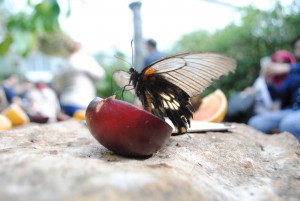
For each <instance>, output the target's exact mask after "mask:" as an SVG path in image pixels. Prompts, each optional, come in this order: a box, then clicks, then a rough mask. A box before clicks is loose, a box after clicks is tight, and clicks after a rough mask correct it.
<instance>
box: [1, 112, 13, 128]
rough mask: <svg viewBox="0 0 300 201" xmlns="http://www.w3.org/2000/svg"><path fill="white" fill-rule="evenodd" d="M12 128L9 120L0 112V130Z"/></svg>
mask: <svg viewBox="0 0 300 201" xmlns="http://www.w3.org/2000/svg"><path fill="white" fill-rule="evenodd" d="M11 128H12V123H11V121H10V120H9V119H8V118H7V117H6V116H4V115H2V114H0V131H3V130H9V129H11Z"/></svg>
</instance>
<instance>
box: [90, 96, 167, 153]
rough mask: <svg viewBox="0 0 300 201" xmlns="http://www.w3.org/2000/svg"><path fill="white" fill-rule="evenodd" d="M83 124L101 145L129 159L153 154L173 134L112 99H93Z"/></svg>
mask: <svg viewBox="0 0 300 201" xmlns="http://www.w3.org/2000/svg"><path fill="white" fill-rule="evenodd" d="M86 122H87V126H88V128H89V130H90V132H91V133H92V135H93V136H94V137H95V138H96V139H97V140H98V141H99V142H100V143H101V144H102V145H103V146H105V147H106V148H108V149H109V150H111V151H113V152H115V153H117V154H120V155H123V156H128V157H144V156H150V155H152V154H153V153H154V152H156V151H157V150H159V149H160V148H161V147H162V146H163V145H164V144H165V143H166V142H167V140H168V139H169V138H170V136H171V133H172V128H171V126H169V124H167V123H166V122H164V121H163V120H161V119H159V118H158V117H156V116H154V115H152V114H151V113H149V112H147V111H144V110H141V109H139V108H137V107H135V106H133V105H131V104H129V103H127V102H124V101H120V100H116V99H114V98H107V99H101V98H98V97H97V98H95V99H94V100H93V101H92V102H91V103H90V104H89V106H88V108H87V111H86Z"/></svg>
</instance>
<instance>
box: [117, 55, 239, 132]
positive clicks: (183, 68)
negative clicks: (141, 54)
mask: <svg viewBox="0 0 300 201" xmlns="http://www.w3.org/2000/svg"><path fill="white" fill-rule="evenodd" d="M235 68H236V62H235V60H234V59H232V58H229V57H227V56H224V55H220V54H216V53H210V52H191V53H182V54H176V55H172V56H169V57H166V58H163V59H160V60H158V61H156V62H154V63H152V64H150V65H149V66H147V67H146V68H145V69H143V70H142V71H141V72H138V71H136V70H135V69H134V68H130V70H129V72H125V71H122V70H117V71H115V72H114V73H113V79H114V80H115V81H116V83H117V84H118V85H119V86H120V87H121V88H123V90H131V89H134V90H135V93H136V95H137V97H138V98H139V99H140V101H141V103H142V105H143V107H144V109H145V110H147V111H149V112H151V113H152V114H154V115H156V116H157V117H159V118H161V119H164V118H165V117H168V118H169V119H170V120H171V121H172V123H173V125H174V126H175V128H176V129H177V133H178V134H182V133H185V132H187V128H188V127H190V119H192V117H193V111H194V108H192V105H191V102H190V98H191V97H193V96H195V95H198V94H201V93H202V92H203V91H204V89H205V88H207V87H208V86H210V84H211V83H212V80H215V79H218V78H219V77H220V76H222V75H227V74H228V73H229V72H233V71H234V70H235Z"/></svg>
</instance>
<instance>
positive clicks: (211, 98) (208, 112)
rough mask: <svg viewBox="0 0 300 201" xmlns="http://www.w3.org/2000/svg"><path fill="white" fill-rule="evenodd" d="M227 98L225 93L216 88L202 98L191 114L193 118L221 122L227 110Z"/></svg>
mask: <svg viewBox="0 0 300 201" xmlns="http://www.w3.org/2000/svg"><path fill="white" fill-rule="evenodd" d="M227 105H228V103H227V98H226V96H225V94H224V93H223V92H222V91H221V90H220V89H217V90H216V91H214V92H213V93H211V94H209V95H207V96H206V97H204V98H203V99H202V104H201V105H200V107H199V108H198V110H197V111H196V112H195V113H194V115H193V120H198V121H209V122H216V123H219V122H221V121H222V120H223V119H224V117H225V115H226V111H227Z"/></svg>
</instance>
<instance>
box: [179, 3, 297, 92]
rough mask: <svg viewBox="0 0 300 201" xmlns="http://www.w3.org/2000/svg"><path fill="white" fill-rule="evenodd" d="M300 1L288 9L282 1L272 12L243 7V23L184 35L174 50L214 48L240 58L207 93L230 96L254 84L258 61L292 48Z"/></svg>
mask: <svg viewBox="0 0 300 201" xmlns="http://www.w3.org/2000/svg"><path fill="white" fill-rule="evenodd" d="M299 4H300V3H297V1H294V3H293V4H292V5H291V6H290V7H287V8H283V7H282V6H281V5H280V4H277V5H276V7H275V8H274V9H273V10H271V11H262V10H258V9H255V8H253V7H247V8H244V9H241V11H240V12H242V16H243V17H242V20H241V23H240V24H230V25H228V26H227V27H225V28H224V29H221V30H218V31H216V32H214V33H212V34H209V33H207V32H205V31H196V32H193V33H189V34H186V35H184V36H183V37H182V38H181V39H180V40H179V41H178V42H177V43H176V44H175V46H174V51H176V52H182V51H213V52H219V53H223V54H225V55H228V56H231V57H233V58H235V59H236V61H237V70H236V72H235V73H234V74H231V75H230V76H227V77H223V78H222V79H221V80H220V81H215V82H214V83H213V84H212V86H211V87H210V88H208V89H207V90H206V91H205V94H207V93H210V92H212V91H213V90H215V89H216V88H220V89H222V90H223V91H224V92H225V93H226V94H227V95H228V94H229V93H230V92H234V91H240V90H243V89H244V88H245V87H248V86H250V85H252V83H253V82H254V80H255V79H256V77H257V76H258V74H259V71H260V64H259V61H260V59H261V58H262V57H264V56H268V55H272V53H274V52H275V51H276V50H278V49H287V50H290V51H291V47H290V42H291V41H292V40H293V38H294V37H296V36H297V34H299V27H298V25H299V24H300V17H299V11H300V10H299V8H300V6H299Z"/></svg>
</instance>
